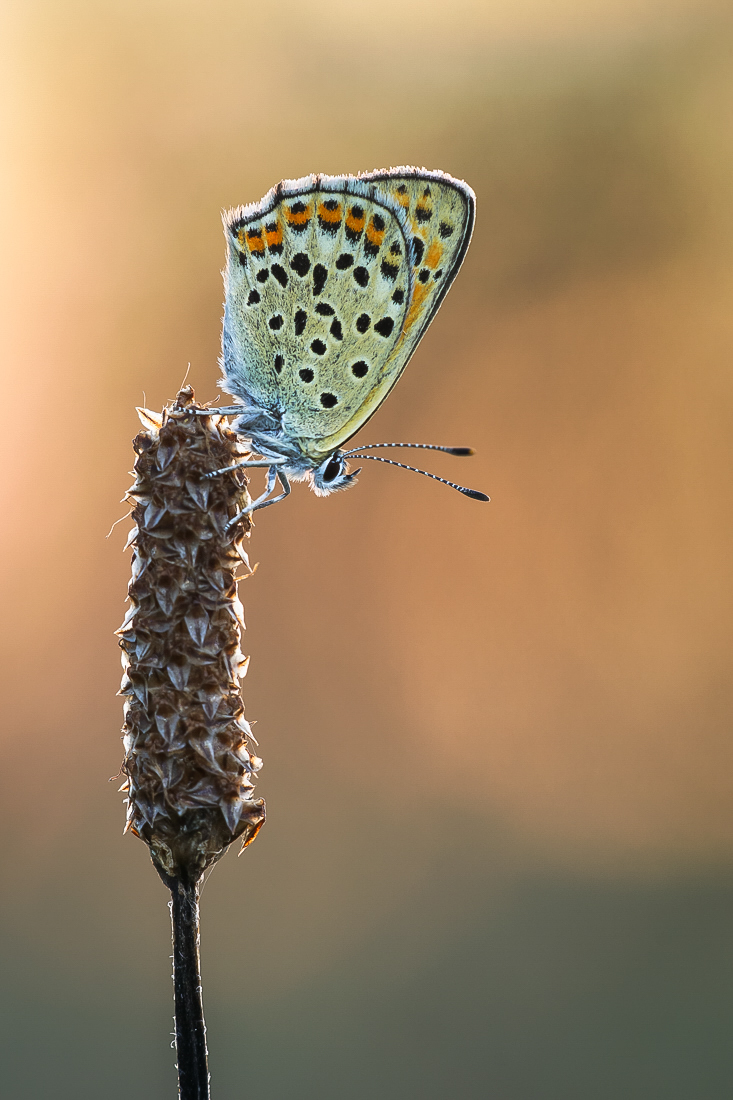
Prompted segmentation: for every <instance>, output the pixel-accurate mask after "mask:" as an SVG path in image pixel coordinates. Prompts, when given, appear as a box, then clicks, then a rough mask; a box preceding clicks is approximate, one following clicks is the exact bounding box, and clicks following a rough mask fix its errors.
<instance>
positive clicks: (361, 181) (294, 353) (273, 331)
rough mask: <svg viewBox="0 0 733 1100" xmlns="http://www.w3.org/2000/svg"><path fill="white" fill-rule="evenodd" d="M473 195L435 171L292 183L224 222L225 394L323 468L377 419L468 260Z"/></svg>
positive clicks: (402, 171) (398, 171) (315, 178)
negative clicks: (265, 417)
mask: <svg viewBox="0 0 733 1100" xmlns="http://www.w3.org/2000/svg"><path fill="white" fill-rule="evenodd" d="M473 212H474V199H473V192H472V191H471V189H470V188H468V187H467V186H466V185H465V184H463V183H461V182H460V181H457V180H453V179H451V177H449V176H445V175H444V174H443V173H439V172H426V171H424V170H421V169H410V168H399V169H393V170H391V171H389V172H377V173H371V174H370V175H368V176H360V177H354V176H342V177H318V176H312V177H306V178H305V179H303V180H297V181H284V182H283V183H281V184H279V185H278V186H277V187H276V188H274V189H273V190H272V191H271V192H269V194H268V195H267V196H265V198H264V199H263V200H262V202H261V203H258V204H253V205H252V206H250V207H244V208H242V207H240V208H238V209H237V210H233V211H230V212H229V213H228V214H227V215H226V216H225V226H226V231H227V243H228V257H227V270H226V273H225V284H226V300H225V315H224V333H223V367H224V374H225V379H224V386H225V388H226V389H227V390H228V391H229V392H230V393H233V394H235V395H236V396H238V397H240V398H241V399H242V400H243V401H244V402H245V403H246V404H248V405H254V406H256V407H257V408H260V409H263V410H265V411H267V412H269V413H270V414H272V416H273V417H274V421H273V422H274V423H277V424H278V425H279V430H278V432H277V434H278V435H279V436H281V437H282V438H283V439H284V440H285V441H287V442H288V443H289V444H290V445H291V446H294V447H295V449H296V450H297V451H299V452H300V453H301V454H302V455H303V457H304V458H305V459H307V460H309V461H310V462H313V463H317V462H318V461H320V460H321V459H322V457H323V456H324V455H325V454H329V453H330V452H331V451H333V450H335V449H336V448H337V447H339V446H341V445H342V444H343V443H344V442H346V440H348V439H349V438H350V437H351V436H352V435H353V434H354V433H355V432H356V431H358V430H359V428H360V427H361V426H362V425H363V424H364V423H365V422H366V421H367V420H368V419H369V417H370V416H371V415H372V414H373V413H374V412H375V411H376V409H377V408H378V407H379V405H380V404H381V403H382V401H383V400H384V399H385V397H386V396H387V394H388V393H389V392H390V390H391V389H392V387H393V386H394V384H395V382H396V381H397V379H398V378H399V376H400V374H401V373H402V370H403V369H404V367H405V365H406V364H407V361H408V360H409V358H410V356H411V355H412V353H413V351H414V350H415V347H416V346H417V343H418V342H419V340H420V338H421V336H422V334H423V333H424V331H425V329H426V328H427V326H428V324H429V323H430V320H431V319H432V317H433V316H434V314H435V311H436V310H437V308H438V306H439V305H440V302H441V301H442V299H443V297H444V296H445V293H446V292H447V290H448V287H449V286H450V284H451V282H452V281H453V278H454V277H455V275H456V273H457V271H458V268H459V267H460V264H461V262H462V260H463V256H464V255H465V252H466V249H467V247H468V242H469V240H470V236H471V230H472V227H473Z"/></svg>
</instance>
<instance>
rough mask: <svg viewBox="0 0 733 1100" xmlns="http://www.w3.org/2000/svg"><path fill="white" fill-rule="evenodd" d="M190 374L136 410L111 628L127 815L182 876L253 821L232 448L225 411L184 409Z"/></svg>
mask: <svg viewBox="0 0 733 1100" xmlns="http://www.w3.org/2000/svg"><path fill="white" fill-rule="evenodd" d="M200 408H201V406H198V405H196V404H195V402H194V395H193V390H192V389H191V387H190V386H187V387H185V388H184V389H182V390H181V391H180V393H179V394H178V397H177V398H176V401H175V404H174V405H172V406H170V407H169V408H167V409H165V410H164V411H163V413H162V414H157V413H151V412H149V411H148V410H145V409H141V410H138V411H139V414H140V419H141V421H142V424H143V431H141V432H140V433H139V435H137V437H136V438H135V440H134V443H133V446H134V448H135V451H136V453H137V459H136V461H135V471H134V473H135V482H134V484H133V486H132V488H131V489H130V490H129V492H128V494H127V499H128V500H129V501H130V503H131V505H132V517H133V520H134V523H135V527H134V528H133V530H132V531H131V533H130V539H129V544H131V545H132V548H133V555H132V579H131V581H130V585H129V588H128V593H129V601H130V608H129V610H128V612H127V615H126V616H125V621H124V623H123V624H122V626H121V628H120V629H119V631H118V632H117V633H118V635H119V639H120V646H121V648H122V665H123V668H124V670H125V671H124V675H123V679H122V686H121V689H120V694H121V695H123V696H124V697H125V708H124V709H125V724H124V728H123V735H124V736H123V741H124V746H125V758H124V762H123V765H122V772H123V774H124V775H125V777H126V781H125V783H124V785H123V790H125V792H126V794H127V826H126V829H129V830H131V831H132V832H133V833H135V835H136V836H139V837H140V838H141V839H142V840H144V841H145V843H146V844H147V845H148V846H149V848H150V854H151V856H152V859H153V863H154V864H155V866H156V869H157V870H158V872H159V874H160V875H161V877H162V878H163V879H164V881H169V880H170V879H172V878H179V879H184V880H187V879H188V880H191V881H196V880H197V879H198V878H199V877H200V876H201V874H203V872H204V871H205V869H206V868H207V867H208V866H210V865H211V864H212V863H214V862H216V860H217V859H219V858H220V857H221V856H222V855H223V854H224V852H225V851H226V848H227V847H228V845H229V844H231V843H232V841H234V840H236V839H237V838H241V839H242V842H243V844H242V847H245V846H246V845H247V844H249V843H251V841H252V840H254V838H255V837H256V835H257V833H258V831H259V829H260V827H261V826H262V824H263V822H264V820H265V805H264V801H263V800H262V799H261V798H260V799H254V798H253V788H254V779H255V776H256V773H257V771H258V770H259V768H260V767H261V761H260V760H259V759H258V758H257V756H256V755H255V754H254V752H253V751H252V748H251V746H252V744H253V743H254V741H253V738H252V731H251V729H250V727H249V724H248V723H247V721H246V720H245V717H244V704H243V702H242V696H241V692H240V684H239V679H240V677H241V676H243V675H244V673H245V671H246V667H247V662H246V660H245V658H244V656H243V654H242V650H241V647H240V644H241V637H242V631H243V630H244V620H243V609H242V604H241V603H240V601H239V598H238V596H237V581H236V579H235V577H236V574H237V570H238V569H239V568H241V567H242V565H244V567H245V568H247V569H249V561H248V558H247V554H246V551H245V549H244V540H245V539H246V538H247V537H248V535H249V529H250V526H251V523H250V520H249V517H245V518H244V519H242V520H241V521H239V522H238V523H237V524H236V525H235V526H234V527H232V528H229V527H228V524H229V523H230V521H231V519H232V518H233V517H234V516H236V515H237V514H238V513H239V512H240V511H241V510H242V508H244V507H246V506H247V504H248V503H249V495H248V493H247V481H246V477H245V476H244V473H243V471H241V470H237V471H233V472H232V473H227V474H223V475H221V476H220V477H216V478H210V479H208V480H207V479H205V476H204V475H206V474H208V473H211V472H212V471H214V470H219V469H221V468H222V467H224V466H229V465H232V464H233V463H235V462H237V461H240V460H241V459H242V457H243V456H244V454H245V451H244V449H243V447H242V445H241V443H240V442H239V441H238V437H237V436H236V435H235V434H234V432H232V431H231V430H230V429H229V427H228V425H227V423H226V421H225V419H224V418H223V417H221V416H217V415H216V411H215V410H213V409H212V410H211V415H208V416H201V415H197V413H196V410H197V409H200Z"/></svg>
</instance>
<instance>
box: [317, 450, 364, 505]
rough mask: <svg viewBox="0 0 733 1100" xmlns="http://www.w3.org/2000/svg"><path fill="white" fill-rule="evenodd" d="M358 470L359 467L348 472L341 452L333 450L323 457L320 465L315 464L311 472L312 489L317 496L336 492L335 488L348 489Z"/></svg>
mask: <svg viewBox="0 0 733 1100" xmlns="http://www.w3.org/2000/svg"><path fill="white" fill-rule="evenodd" d="M360 472H361V470H360V469H359V470H354V472H353V473H349V467H348V465H347V463H346V459H345V458H344V455H343V452H342V451H334V452H333V454H330V455H329V456H328V458H324V460H323V462H322V463H321V464H320V466H316V468H315V469H314V470H313V472H312V474H311V477H312V484H313V491H314V492H315V493H317V494H318V496H319V497H325V496H328V494H329V493H334V492H336V490H337V489H348V488H349V487H350V486H351V485H353V484H354V482H355V481H356V477H357V474H359V473H360Z"/></svg>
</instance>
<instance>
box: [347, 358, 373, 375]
mask: <svg viewBox="0 0 733 1100" xmlns="http://www.w3.org/2000/svg"><path fill="white" fill-rule="evenodd" d="M368 370H369V364H368V363H365V362H364V360H363V359H359V361H358V362H356V363H352V364H351V373H352V374H354V375H356V377H357V378H363V377H364V375H365V374H366V373H367V371H368Z"/></svg>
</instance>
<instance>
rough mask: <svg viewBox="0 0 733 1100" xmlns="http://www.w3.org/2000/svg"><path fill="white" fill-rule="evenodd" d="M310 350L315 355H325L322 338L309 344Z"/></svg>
mask: <svg viewBox="0 0 733 1100" xmlns="http://www.w3.org/2000/svg"><path fill="white" fill-rule="evenodd" d="M311 351H314V352H315V353H316V355H325V354H326V345H325V344H324V343H323V340H314V341H313V342H312V344H311Z"/></svg>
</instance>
